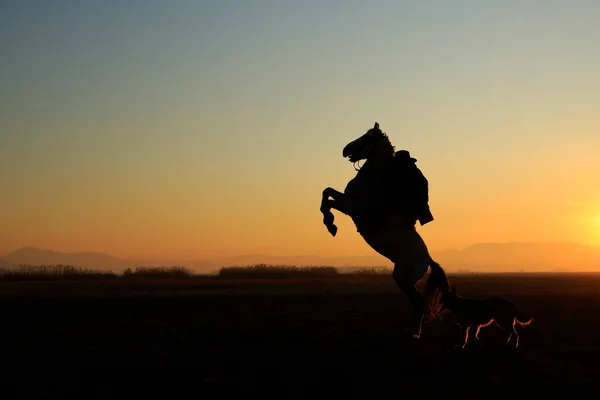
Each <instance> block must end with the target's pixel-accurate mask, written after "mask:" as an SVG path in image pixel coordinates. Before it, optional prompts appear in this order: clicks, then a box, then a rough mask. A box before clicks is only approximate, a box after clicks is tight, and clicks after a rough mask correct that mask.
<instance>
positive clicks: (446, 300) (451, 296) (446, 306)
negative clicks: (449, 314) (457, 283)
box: [440, 287, 457, 311]
mask: <svg viewBox="0 0 600 400" xmlns="http://www.w3.org/2000/svg"><path fill="white" fill-rule="evenodd" d="M456 297H457V296H456V288H455V287H453V288H452V289H451V290H450V291H449V292H447V293H443V294H442V297H441V298H440V305H441V306H442V311H443V310H450V309H451V308H452V305H453V304H454V300H455V299H456Z"/></svg>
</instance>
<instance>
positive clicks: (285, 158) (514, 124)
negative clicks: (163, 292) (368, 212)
mask: <svg viewBox="0 0 600 400" xmlns="http://www.w3.org/2000/svg"><path fill="white" fill-rule="evenodd" d="M461 4H463V3H461ZM565 4H566V3H565ZM578 4H579V5H580V7H578V8H575V7H571V8H570V6H569V7H567V6H566V5H565V6H561V5H553V6H550V5H547V7H546V8H545V9H544V10H540V9H539V8H538V7H534V6H533V5H521V3H518V2H512V1H509V2H506V4H505V3H502V4H497V5H490V4H487V5H484V4H481V3H478V2H464V4H463V7H458V6H456V5H453V6H450V5H449V4H448V5H446V4H445V3H443V5H440V6H436V7H435V8H429V6H427V5H425V4H423V5H411V6H410V7H409V6H407V5H405V4H404V3H401V2H397V3H396V2H394V3H389V4H387V3H386V4H382V5H380V6H379V7H376V8H372V7H368V6H367V4H366V3H365V4H363V5H361V6H349V5H346V3H339V4H338V3H336V2H331V3H328V4H321V3H310V4H309V3H306V4H304V3H303V4H296V5H283V4H282V5H279V6H273V5H272V4H271V5H270V6H267V5H265V4H262V3H261V2H257V3H256V4H255V5H254V6H252V7H250V6H249V5H248V6H240V7H239V8H238V9H234V10H232V9H229V8H227V7H225V6H222V7H221V6H216V5H215V6H210V7H208V6H205V5H201V4H199V3H198V4H196V5H186V6H181V7H180V8H174V7H172V6H171V5H166V3H165V4H163V5H159V4H156V5H151V6H150V5H149V6H148V7H147V8H146V7H144V8H143V9H142V8H140V9H135V8H134V9H132V7H133V6H131V5H121V6H119V7H122V8H123V9H122V10H119V11H120V12H118V13H116V14H115V13H113V12H109V10H108V9H107V8H105V7H107V6H103V5H101V4H96V5H93V6H92V5H85V6H84V5H81V6H78V7H73V8H70V9H64V10H63V9H58V8H55V7H58V6H52V5H49V4H48V5H44V6H43V7H42V6H40V8H43V9H38V10H35V9H26V8H21V6H19V5H18V3H15V4H12V5H9V6H2V7H4V8H5V9H4V10H3V11H4V12H2V13H0V15H2V17H0V33H1V34H2V35H3V37H10V38H13V39H12V41H5V42H3V43H2V44H0V46H1V50H2V54H4V55H6V57H5V59H6V60H8V61H7V62H4V61H3V63H5V64H6V68H4V67H3V73H2V75H0V89H1V90H0V132H2V133H1V134H0V227H1V229H0V254H2V253H8V252H10V251H13V250H15V249H17V248H19V247H22V246H36V247H41V248H47V249H54V250H59V251H82V250H86V251H101V252H106V253H110V254H114V255H117V256H123V257H158V258H163V257H164V258H170V257H178V258H204V257H212V256H217V255H223V254H243V253H257V252H260V253H263V252H264V253H269V254H277V255H279V254H281V255H285V254H318V255H348V254H355V255H363V254H372V253H373V251H372V250H371V249H370V248H369V247H368V246H367V245H366V244H365V243H364V242H363V241H362V238H361V237H360V236H359V235H358V233H357V232H356V229H355V228H354V226H353V225H352V223H351V221H350V219H349V218H348V217H346V216H343V215H341V214H339V213H336V220H337V225H338V226H339V233H338V236H337V237H335V238H332V237H331V236H330V235H329V234H328V232H327V230H326V229H325V227H324V226H323V225H322V223H321V218H322V216H321V214H320V212H319V202H320V195H321V191H322V190H323V188H325V187H326V186H332V187H334V188H336V189H338V190H342V189H343V187H344V185H345V183H346V182H347V181H348V180H349V179H351V178H352V176H353V175H354V174H355V171H354V169H353V168H352V165H351V164H350V163H349V162H348V161H346V160H344V159H343V158H342V157H341V150H342V148H343V146H344V145H345V144H346V143H348V142H349V141H351V140H353V139H355V138H356V137H358V136H360V135H362V134H363V133H364V132H365V131H366V130H367V129H368V128H370V127H371V126H372V125H373V123H374V122H375V121H378V122H379V123H380V125H381V128H382V129H383V130H384V131H385V132H387V133H388V134H389V136H390V138H391V140H392V142H393V143H394V144H395V145H396V147H397V148H398V149H401V148H405V149H408V150H410V151H411V154H412V155H413V156H415V157H416V158H417V159H418V164H417V165H418V166H419V167H420V168H421V170H422V171H423V172H424V173H425V174H426V176H427V178H428V179H429V182H430V198H431V202H430V205H431V208H432V211H433V214H434V216H435V218H436V220H435V221H434V222H432V223H431V224H428V225H427V226H425V227H419V228H418V229H419V231H420V232H421V233H422V235H423V237H424V238H425V240H426V242H427V243H428V245H429V247H430V249H432V250H443V249H447V248H462V247H466V246H468V245H470V244H472V243H475V242H495V241H500V242H504V241H571V242H577V243H582V244H592V245H600V185H599V184H598V182H600V157H599V156H598V154H599V153H600V114H599V113H598V105H600V80H599V79H598V74H597V71H599V70H600V53H598V51H597V43H598V42H600V25H598V24H597V21H596V19H595V18H594V17H593V16H594V15H598V14H597V13H598V11H600V9H599V8H600V6H598V5H596V4H592V3H590V4H587V5H581V4H580V3H578ZM509 5H512V6H515V7H512V6H509ZM516 5H519V7H518V8H516ZM76 21H77V22H76ZM366 21H370V22H369V23H367V24H365V22H366ZM373 21H377V23H375V22H373Z"/></svg>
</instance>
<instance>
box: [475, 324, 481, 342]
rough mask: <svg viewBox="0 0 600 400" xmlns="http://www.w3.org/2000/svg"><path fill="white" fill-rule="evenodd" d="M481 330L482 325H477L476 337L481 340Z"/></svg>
mask: <svg viewBox="0 0 600 400" xmlns="http://www.w3.org/2000/svg"><path fill="white" fill-rule="evenodd" d="M480 330H481V325H477V331H476V332H475V339H477V340H479V331H480Z"/></svg>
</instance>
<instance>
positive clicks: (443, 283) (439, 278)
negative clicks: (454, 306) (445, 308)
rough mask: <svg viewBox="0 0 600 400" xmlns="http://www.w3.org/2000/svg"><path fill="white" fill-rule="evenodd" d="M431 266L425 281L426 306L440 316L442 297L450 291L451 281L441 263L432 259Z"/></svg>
mask: <svg viewBox="0 0 600 400" xmlns="http://www.w3.org/2000/svg"><path fill="white" fill-rule="evenodd" d="M429 266H430V267H431V273H430V274H429V278H427V281H426V282H425V290H424V296H425V307H426V310H429V312H430V313H432V314H433V315H434V316H438V317H439V314H440V312H441V304H440V298H441V296H442V295H443V294H447V293H448V292H450V283H449V282H448V277H447V276H446V272H445V271H444V269H443V268H442V266H441V265H440V264H438V263H437V262H435V261H433V260H431V263H430V264H429Z"/></svg>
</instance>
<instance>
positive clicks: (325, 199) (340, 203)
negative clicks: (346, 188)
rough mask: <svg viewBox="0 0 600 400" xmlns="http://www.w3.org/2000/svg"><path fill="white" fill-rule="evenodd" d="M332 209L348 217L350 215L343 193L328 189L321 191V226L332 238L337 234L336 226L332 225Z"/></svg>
mask: <svg viewBox="0 0 600 400" xmlns="http://www.w3.org/2000/svg"><path fill="white" fill-rule="evenodd" d="M329 197H332V198H333V200H330V199H329ZM332 208H333V209H336V210H338V211H341V212H343V213H344V214H346V215H349V213H350V207H349V204H348V201H347V196H345V195H344V193H341V192H338V191H337V190H335V189H333V188H330V187H328V188H326V189H325V190H323V196H322V198H321V212H322V213H323V224H324V225H325V226H326V227H327V230H328V231H329V233H331V235H332V236H335V234H336V233H337V226H336V225H335V224H334V223H333V222H334V219H335V218H334V216H333V213H332V212H331V209H332Z"/></svg>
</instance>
